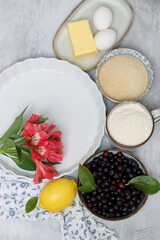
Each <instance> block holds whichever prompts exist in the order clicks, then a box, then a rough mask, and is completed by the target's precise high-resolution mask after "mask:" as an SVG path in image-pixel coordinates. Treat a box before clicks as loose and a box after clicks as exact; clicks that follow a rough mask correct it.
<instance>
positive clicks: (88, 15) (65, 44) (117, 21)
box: [53, 0, 134, 71]
mask: <svg viewBox="0 0 160 240" xmlns="http://www.w3.org/2000/svg"><path fill="white" fill-rule="evenodd" d="M102 5H103V6H108V7H109V8H111V10H112V12H113V23H112V26H111V28H113V29H115V30H116V32H117V40H116V43H115V45H114V47H113V48H115V47H116V46H118V45H119V44H120V42H121V41H122V39H123V38H124V36H125V35H126V33H127V32H128V30H129V28H130V26H131V24H132V21H133V16H134V13H133V10H132V8H131V6H130V5H129V4H128V3H127V2H126V1H125V0H101V1H99V0H84V1H82V2H81V3H80V4H79V5H78V6H77V7H76V8H75V9H74V10H73V11H72V12H71V14H70V15H69V16H68V17H67V18H66V20H65V21H64V23H63V24H62V25H61V26H60V28H59V29H58V31H57V33H56V35H55V37H54V40H53V49H54V52H55V54H56V56H57V57H58V58H60V59H64V60H67V61H69V62H71V63H73V64H75V65H77V66H79V67H80V68H81V69H83V70H85V71H89V70H91V69H93V68H94V67H95V66H96V65H97V63H98V61H99V60H100V59H101V58H102V56H103V55H104V54H106V53H107V52H108V51H100V52H99V53H98V54H97V55H96V56H95V57H93V58H90V59H86V60H80V61H74V59H73V54H72V50H71V46H70V43H69V39H68V33H67V23H68V22H74V21H78V20H82V19H89V22H90V26H91V29H92V32H93V34H95V33H96V31H97V30H96V29H95V27H94V26H93V24H92V17H93V13H94V11H95V10H96V8H97V7H99V6H102Z"/></svg>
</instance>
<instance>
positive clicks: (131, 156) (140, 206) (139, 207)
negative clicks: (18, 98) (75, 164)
mask: <svg viewBox="0 0 160 240" xmlns="http://www.w3.org/2000/svg"><path fill="white" fill-rule="evenodd" d="M105 151H108V152H112V153H113V154H115V153H117V152H119V151H121V152H122V153H123V155H125V156H126V157H128V158H132V159H134V160H135V161H136V162H137V163H138V165H139V167H140V168H141V169H142V171H143V173H145V174H146V175H148V172H147V170H146V168H145V166H144V165H143V163H142V162H141V161H140V160H139V159H138V158H136V157H135V156H134V155H133V154H131V153H129V152H127V151H124V150H121V149H106V150H104V151H101V152H99V153H96V154H94V155H92V156H91V157H90V158H88V159H87V160H86V161H85V162H84V164H83V165H86V164H87V163H90V162H91V161H92V160H93V158H94V157H98V156H99V155H101V154H102V153H103V152H105ZM77 185H78V186H79V185H80V182H79V179H77ZM78 195H79V198H80V200H81V202H82V204H83V205H84V207H85V208H86V209H87V210H88V211H89V212H91V213H92V214H93V215H94V216H96V217H98V218H101V219H103V220H110V221H119V220H124V219H127V218H129V217H131V216H133V215H134V214H136V213H137V212H139V211H140V209H142V207H143V206H144V204H145V203H146V201H147V198H148V196H145V198H144V199H143V200H142V202H141V203H140V204H139V206H138V207H137V208H136V210H135V211H134V212H132V213H130V214H129V215H127V216H124V217H120V218H106V217H103V216H100V215H98V214H97V213H94V212H92V211H91V209H90V208H88V206H87V204H86V202H85V200H84V198H83V194H82V192H80V191H78Z"/></svg>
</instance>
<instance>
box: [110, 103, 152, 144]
mask: <svg viewBox="0 0 160 240" xmlns="http://www.w3.org/2000/svg"><path fill="white" fill-rule="evenodd" d="M107 126H108V131H109V133H110V135H111V137H112V138H113V139H114V140H115V141H116V142H118V143H120V144H123V145H126V146H136V145H139V144H141V143H143V142H144V141H145V140H147V139H148V137H149V136H150V134H151V132H152V129H153V120H152V117H151V114H150V112H149V111H147V110H146V108H145V107H143V105H141V104H139V103H123V104H119V105H117V106H116V107H115V108H114V109H113V110H112V111H111V112H110V114H109V116H108V121H107Z"/></svg>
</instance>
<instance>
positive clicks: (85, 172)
mask: <svg viewBox="0 0 160 240" xmlns="http://www.w3.org/2000/svg"><path fill="white" fill-rule="evenodd" d="M78 176H79V181H80V183H81V184H82V187H83V188H80V187H79V188H80V189H81V190H80V189H79V188H78V189H79V190H80V191H82V192H83V190H85V192H86V191H88V192H92V191H93V190H95V189H96V188H97V185H96V184H95V181H94V177H93V175H92V173H91V172H90V171H89V169H88V168H86V167H85V166H82V165H81V164H80V165H79V169H78Z"/></svg>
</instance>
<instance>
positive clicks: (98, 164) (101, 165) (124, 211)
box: [82, 151, 145, 219]
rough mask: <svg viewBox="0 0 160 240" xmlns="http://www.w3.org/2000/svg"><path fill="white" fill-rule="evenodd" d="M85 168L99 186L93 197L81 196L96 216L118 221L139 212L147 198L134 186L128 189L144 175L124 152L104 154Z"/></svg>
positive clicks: (91, 195) (91, 194)
mask: <svg viewBox="0 0 160 240" xmlns="http://www.w3.org/2000/svg"><path fill="white" fill-rule="evenodd" d="M85 166H86V167H87V168H88V169H89V170H90V171H91V172H92V174H93V176H94V179H95V183H96V184H97V186H98V187H97V189H96V190H94V191H93V192H91V193H82V198H83V201H84V203H85V204H86V205H87V206H88V208H89V209H90V210H91V211H92V212H93V213H94V214H96V215H98V216H100V217H103V218H105V219H113V218H114V219H116V218H117V219H118V218H124V217H127V216H128V215H131V214H132V213H134V212H135V211H136V210H137V209H138V208H139V206H140V205H141V203H142V201H143V200H144V198H145V195H144V194H143V192H142V191H141V190H138V189H136V188H134V187H133V186H126V184H127V183H128V182H129V180H131V179H132V178H134V177H136V176H139V175H145V173H144V172H143V171H142V169H141V168H140V167H139V165H138V163H137V162H136V161H135V160H134V159H132V158H128V157H126V156H124V155H123V153H122V152H117V153H116V154H113V153H112V152H108V151H105V152H103V153H102V154H100V155H98V156H96V157H94V158H93V160H92V161H91V162H89V163H87V164H86V165H85Z"/></svg>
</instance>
